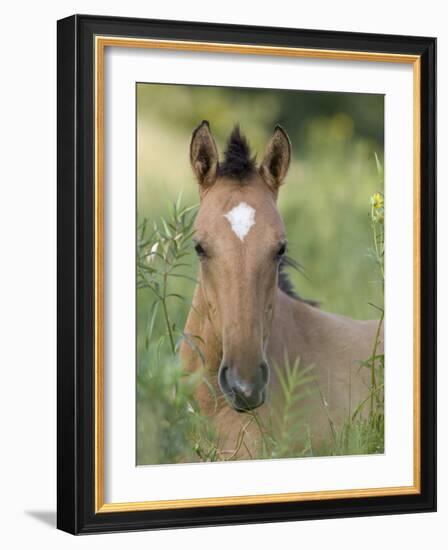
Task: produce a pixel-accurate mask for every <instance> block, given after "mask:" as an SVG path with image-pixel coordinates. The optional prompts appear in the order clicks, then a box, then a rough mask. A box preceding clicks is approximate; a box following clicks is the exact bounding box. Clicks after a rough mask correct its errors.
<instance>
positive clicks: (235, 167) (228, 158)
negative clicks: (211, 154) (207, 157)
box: [219, 125, 256, 181]
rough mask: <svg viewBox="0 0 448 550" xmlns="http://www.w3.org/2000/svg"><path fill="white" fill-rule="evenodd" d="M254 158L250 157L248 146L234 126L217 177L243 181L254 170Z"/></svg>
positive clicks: (238, 129) (237, 127)
mask: <svg viewBox="0 0 448 550" xmlns="http://www.w3.org/2000/svg"><path fill="white" fill-rule="evenodd" d="M255 166H256V164H255V156H254V157H252V156H251V151H250V147H249V144H248V143H247V140H246V138H245V136H243V135H242V134H241V131H240V127H239V126H238V125H236V126H235V127H234V128H233V130H232V133H231V134H230V137H229V141H228V142H227V148H226V151H225V153H224V161H223V162H222V163H220V164H219V175H220V176H228V177H232V178H236V179H239V180H240V181H241V180H243V179H244V178H245V177H247V176H249V175H250V174H251V173H252V172H253V171H254V170H255Z"/></svg>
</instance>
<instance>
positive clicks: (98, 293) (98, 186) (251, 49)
mask: <svg viewBox="0 0 448 550" xmlns="http://www.w3.org/2000/svg"><path fill="white" fill-rule="evenodd" d="M106 47H123V48H152V49H160V50H177V51H197V52H206V53H233V54H242V55H269V56H284V57H301V58H313V59H329V60H348V61H373V62H385V63H406V64H412V65H413V145H414V147H413V203H414V210H413V241H414V248H413V256H414V258H413V297H414V325H413V333H414V350H413V381H414V390H413V439H414V445H413V458H414V468H413V474H414V476H413V477H414V480H413V485H410V486H400V487H379V488H366V489H342V490H331V491H313V492H299V493H297V492H296V493H274V494H263V495H243V496H226V497H211V498H191V499H178V500H154V501H141V502H117V503H106V502H105V501H104V53H105V48H106ZM94 55H95V56H94V59H95V79H94V80H95V224H94V225H95V260H94V264H95V298H94V301H95V322H94V326H95V354H94V369H95V391H94V395H95V430H94V432H95V464H94V469H95V471H94V474H95V488H94V489H95V502H94V507H95V513H110V512H130V511H143V510H167V509H179V508H197V507H207V506H232V505H241V504H262V503H276V502H277V503H279V502H304V501H315V500H332V499H342V498H362V497H375V496H376V497H379V496H393V495H410V494H419V493H420V490H421V482H420V481H421V456H420V447H421V425H420V407H421V403H420V370H421V365H420V311H421V305H420V269H421V266H420V249H421V220H420V185H421V183H420V155H421V146H420V125H421V112H420V111H421V101H420V88H421V70H420V69H421V60H420V56H418V55H405V54H390V53H381V52H378V53H377V52H358V51H347V50H325V49H312V48H292V47H277V46H256V45H250V44H225V43H214V42H194V41H177V40H156V39H141V38H124V37H118V36H96V37H95V42H94Z"/></svg>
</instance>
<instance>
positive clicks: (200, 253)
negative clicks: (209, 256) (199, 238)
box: [194, 243, 206, 258]
mask: <svg viewBox="0 0 448 550" xmlns="http://www.w3.org/2000/svg"><path fill="white" fill-rule="evenodd" d="M194 249H195V251H196V254H197V255H198V256H199V257H200V258H204V257H205V256H206V254H205V250H204V249H203V248H202V246H201V245H200V244H199V243H196V244H195V247H194Z"/></svg>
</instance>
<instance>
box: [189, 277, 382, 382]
mask: <svg viewBox="0 0 448 550" xmlns="http://www.w3.org/2000/svg"><path fill="white" fill-rule="evenodd" d="M377 326H378V322H376V321H370V322H369V321H355V320H353V319H349V318H347V317H343V316H341V315H336V314H332V313H328V312H325V311H322V310H320V309H319V308H316V307H313V306H310V305H308V304H307V303H305V302H303V301H301V300H297V299H295V298H291V297H290V296H288V295H287V294H285V293H284V292H282V291H281V290H278V291H277V303H276V308H275V315H274V319H273V323H272V328H271V334H270V337H269V341H268V346H267V354H268V359H269V360H270V361H274V362H275V363H276V364H277V365H278V366H280V368H282V365H283V364H284V361H285V357H287V358H288V360H289V361H290V362H294V361H296V360H297V359H300V364H301V365H302V366H307V365H314V368H315V372H316V374H318V375H320V376H327V374H328V372H329V370H330V371H332V373H333V375H335V376H338V373H339V372H345V371H346V370H347V368H348V367H349V365H352V366H353V365H355V364H356V365H358V364H359V361H360V360H364V359H366V358H368V357H369V356H370V355H371V352H372V349H373V344H374V339H375V333H376V329H377ZM185 333H186V334H187V335H188V338H189V339H190V341H191V342H193V345H191V344H189V345H185V344H184V345H183V348H182V356H183V362H184V364H185V366H186V368H187V369H188V370H190V371H192V370H196V369H198V368H200V367H201V366H204V367H205V370H206V372H207V373H208V374H209V375H210V383H211V384H212V385H215V383H216V380H217V377H216V376H214V374H216V373H217V371H218V369H219V365H220V363H221V359H222V346H221V342H220V338H219V334H217V333H216V331H215V329H214V327H213V323H212V321H211V319H210V317H209V311H208V307H207V304H206V302H205V299H204V295H203V292H202V291H201V289H200V287H199V286H197V287H196V289H195V292H194V297H193V305H192V308H191V309H190V312H189V315H188V319H187V323H186V325H185ZM197 348H199V349H200V350H201V353H198V352H197Z"/></svg>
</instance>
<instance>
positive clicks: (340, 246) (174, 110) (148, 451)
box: [137, 84, 384, 464]
mask: <svg viewBox="0 0 448 550" xmlns="http://www.w3.org/2000/svg"><path fill="white" fill-rule="evenodd" d="M137 94H138V95H137V97H138V102H137V107H138V109H137V121H138V151H137V161H138V162H137V208H138V219H139V237H140V239H139V261H141V263H142V265H148V263H147V262H146V264H145V255H147V254H148V250H151V249H153V248H154V246H155V245H156V243H159V244H158V246H157V247H156V248H157V250H158V253H159V254H167V255H168V256H167V258H169V259H170V261H171V260H172V256H173V254H174V253H172V250H170V248H169V247H170V246H171V247H173V246H174V245H173V243H172V242H170V231H171V232H172V230H170V227H169V226H168V223H170V222H171V223H173V222H174V224H175V225H176V224H178V227H180V228H181V233H182V235H183V237H185V238H184V239H183V241H182V246H183V248H182V250H183V252H182V254H184V255H183V256H182V257H181V260H182V261H181V262H180V259H177V260H176V261H177V263H182V264H186V265H183V266H182V269H181V270H177V271H176V269H173V271H172V273H171V275H174V276H171V275H170V276H168V277H164V276H163V275H162V272H163V271H164V270H162V269H161V268H160V262H162V260H161V259H160V258H157V259H156V260H155V261H154V262H153V263H151V264H150V268H151V269H152V270H153V271H152V272H151V271H149V272H148V273H147V274H146V275H147V277H148V279H147V280H146V281H145V280H140V286H141V288H140V289H139V290H138V293H137V352H138V365H137V367H138V394H137V396H138V399H137V429H138V433H137V462H138V463H139V464H154V463H170V462H178V461H180V460H197V459H198V458H199V459H201V460H218V459H221V458H222V457H219V455H218V454H217V450H216V446H215V445H214V434H213V430H212V428H211V426H210V424H209V422H208V420H207V419H206V418H203V417H202V416H201V414H200V412H199V411H198V410H197V407H196V406H195V403H194V399H193V391H194V385H195V383H197V380H194V379H188V380H186V379H185V377H184V376H183V375H182V372H181V369H180V365H179V361H178V358H177V356H176V347H177V345H178V343H179V341H180V340H181V339H182V337H183V335H182V328H183V324H184V322H185V318H186V315H187V312H188V310H189V303H190V299H191V296H192V292H193V288H194V277H195V275H196V269H197V264H196V259H195V257H194V255H193V254H190V252H191V241H190V236H191V235H190V234H189V230H190V229H191V223H192V220H193V217H194V208H193V207H194V205H195V204H197V202H198V195H197V184H196V182H195V180H194V179H193V175H192V173H191V169H190V166H189V159H188V148H189V142H190V137H191V131H192V129H193V128H194V127H195V126H196V125H197V124H198V123H199V122H200V121H201V120H202V119H208V120H209V121H210V124H211V127H212V131H213V133H214V135H215V138H216V140H217V143H218V146H219V147H220V149H221V150H222V149H223V148H224V146H225V141H226V138H227V136H228V134H229V133H230V131H231V129H232V127H233V125H234V124H235V123H239V124H240V125H241V128H242V130H243V132H245V133H246V135H247V137H248V139H249V142H250V143H251V144H252V147H253V151H254V153H259V155H261V154H262V152H263V149H264V146H265V144H266V142H267V140H268V138H269V136H270V134H271V132H272V129H273V126H274V125H275V124H276V123H277V122H279V123H281V124H282V125H283V126H284V127H285V129H286V130H287V131H288V133H289V135H290V137H291V141H292V146H293V162H292V165H291V168H290V171H289V175H288V177H287V180H286V184H285V185H284V186H283V187H282V189H281V191H280V197H279V209H280V212H281V214H282V216H283V219H284V221H285V225H286V229H287V234H288V241H289V255H290V256H292V257H293V258H294V259H296V260H298V261H299V262H300V263H301V264H302V265H303V266H304V267H305V270H306V275H307V276H306V277H303V276H302V275H300V274H299V273H295V272H291V278H292V280H293V282H294V285H295V287H296V289H297V291H298V292H299V294H300V295H301V296H303V297H306V298H312V299H315V300H317V301H319V302H320V304H321V307H322V308H323V309H325V310H328V311H333V312H337V313H341V314H344V315H348V316H351V317H354V318H357V319H369V318H379V317H380V310H381V309H382V308H383V289H382V284H381V269H378V267H380V268H381V265H380V263H381V261H382V258H381V257H378V252H379V251H378V250H377V249H376V250H375V246H372V245H373V244H375V243H377V240H375V238H374V233H373V228H375V231H380V233H381V227H382V219H381V220H378V219H377V220H375V219H373V218H372V212H373V213H374V214H375V212H377V210H378V209H377V210H375V209H374V210H372V208H373V206H372V205H371V204H370V202H369V201H370V197H371V196H372V195H374V193H376V192H381V191H382V178H381V174H379V171H378V166H377V162H378V164H381V162H382V154H383V134H382V131H383V130H382V128H383V126H382V125H383V98H382V97H381V96H369V95H359V94H340V93H337V94H336V93H335V94H331V93H318V92H281V91H280V92H278V91H272V90H262V91H256V90H238V89H222V88H206V87H185V86H159V85H144V84H140V85H139V86H138V89H137ZM180 196H181V201H180V202H179V201H178V199H179V197H180ZM176 202H177V207H175V208H174V211H173V204H176ZM181 205H183V206H181ZM377 206H378V205H377ZM182 208H190V209H189V210H188V211H187V212H185V213H184V214H182ZM381 208H382V206H381ZM182 216H183V217H182ZM181 218H182V219H181ZM378 224H379V225H378ZM376 237H377V238H378V235H376ZM176 246H177V245H176ZM174 252H175V253H177V252H176V251H174ZM174 256H175V254H174ZM372 256H373V257H372ZM173 261H174V260H173ZM174 262H175V261H174ZM375 262H376V263H377V265H375ZM378 262H379V264H378ZM139 273H140V272H139ZM179 273H181V274H182V275H185V277H178V276H176V274H179ZM140 274H141V273H140ZM154 284H157V285H159V286H158V287H157V286H154ZM163 292H164V293H165V296H168V298H165V299H164V300H161V299H160V295H161V294H163ZM157 296H159V297H157ZM371 304H374V305H375V306H376V307H373V306H372V305H371ZM378 308H379V309H378ZM371 359H372V358H371ZM373 362H374V364H373V368H372V365H370V366H369V365H366V368H371V370H372V371H373V372H376V371H378V372H377V374H378V376H377V377H376V379H375V380H374V383H375V387H374V388H373V389H374V393H373V395H372V399H371V402H370V403H368V404H366V406H368V407H369V411H370V412H369V417H368V419H367V420H362V421H361V420H360V418H355V419H348V420H347V423H346V425H344V426H342V427H340V428H338V430H337V432H336V433H333V438H332V440H331V441H329V442H328V446H327V448H326V450H325V453H326V454H354V453H356V454H359V453H366V452H382V445H383V422H384V416H383V412H382V368H381V365H380V363H381V364H382V358H377V357H373ZM305 378H306V373H303V372H302V371H301V369H300V365H291V371H290V378H289V379H288V380H287V381H286V382H287V387H288V391H290V393H291V396H292V397H291V399H295V397H294V396H297V395H299V394H300V391H302V389H303V387H304V386H305V385H306V384H305V383H304V382H303V380H304V379H305ZM363 406H364V405H363ZM283 412H284V411H283ZM280 413H281V411H279V414H280ZM260 429H262V430H263V433H264V434H265V437H264V439H263V441H264V444H263V449H260V456H262V457H264V458H277V457H281V456H308V455H312V454H313V451H312V449H310V447H309V446H307V445H306V443H305V444H303V442H302V443H301V444H300V448H297V446H296V445H295V441H296V440H298V439H297V438H296V437H295V435H294V433H292V432H291V429H292V428H291V427H290V426H284V428H283V430H280V431H279V430H277V431H276V433H270V432H269V427H267V426H263V427H262V428H260ZM302 439H303V438H302ZM301 441H302V440H301Z"/></svg>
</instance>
